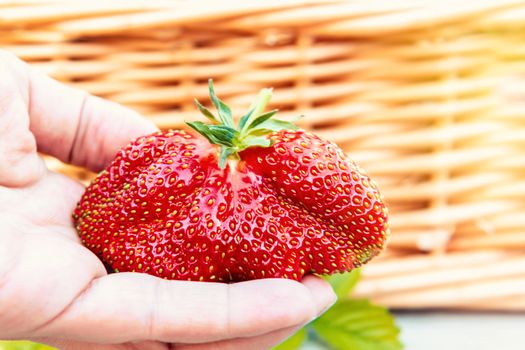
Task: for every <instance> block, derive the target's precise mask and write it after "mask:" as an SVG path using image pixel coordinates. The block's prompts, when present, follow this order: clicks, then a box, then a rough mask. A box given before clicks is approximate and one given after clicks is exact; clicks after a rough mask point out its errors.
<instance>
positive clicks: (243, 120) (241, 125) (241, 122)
mask: <svg viewBox="0 0 525 350" xmlns="http://www.w3.org/2000/svg"><path fill="white" fill-rule="evenodd" d="M253 112H255V108H252V109H250V111H249V112H248V113H246V114H245V115H243V116H242V117H241V119H239V126H238V127H237V129H239V130H242V129H244V126H245V125H246V122H247V121H248V119H250V117H251V116H252V114H253Z"/></svg>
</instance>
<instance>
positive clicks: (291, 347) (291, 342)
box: [272, 328, 307, 350]
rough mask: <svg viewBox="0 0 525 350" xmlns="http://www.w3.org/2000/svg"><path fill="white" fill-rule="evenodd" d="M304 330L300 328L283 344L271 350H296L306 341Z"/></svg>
mask: <svg viewBox="0 0 525 350" xmlns="http://www.w3.org/2000/svg"><path fill="white" fill-rule="evenodd" d="M306 335H307V334H306V329H304V328H301V329H300V330H299V331H298V332H297V333H295V334H294V335H292V336H291V337H290V338H288V339H287V340H286V341H284V342H283V343H281V344H279V345H277V346H276V347H274V348H273V349H272V350H297V349H299V348H300V347H301V345H302V344H303V343H304V341H305V340H306Z"/></svg>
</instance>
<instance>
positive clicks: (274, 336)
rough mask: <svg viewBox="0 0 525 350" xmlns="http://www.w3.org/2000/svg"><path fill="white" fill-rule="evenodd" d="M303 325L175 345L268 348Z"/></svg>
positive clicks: (182, 348)
mask: <svg viewBox="0 0 525 350" xmlns="http://www.w3.org/2000/svg"><path fill="white" fill-rule="evenodd" d="M300 328H301V327H289V328H285V329H282V330H278V331H274V332H270V333H268V334H264V335H259V336H257V337H250V338H237V339H232V340H222V341H218V342H213V343H206V344H180V345H177V346H175V349H176V350H238V349H250V350H267V349H271V348H273V347H274V346H276V345H278V344H280V343H282V342H283V341H285V340H286V339H288V338H289V337H290V336H292V335H293V334H294V333H295V332H297V331H298V330H299V329H300Z"/></svg>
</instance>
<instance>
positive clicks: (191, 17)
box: [0, 0, 525, 310]
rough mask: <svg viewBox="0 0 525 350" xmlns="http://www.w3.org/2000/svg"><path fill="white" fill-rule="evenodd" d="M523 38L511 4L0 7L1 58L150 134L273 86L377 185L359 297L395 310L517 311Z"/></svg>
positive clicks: (517, 10) (524, 186)
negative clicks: (371, 251)
mask: <svg viewBox="0 0 525 350" xmlns="http://www.w3.org/2000/svg"><path fill="white" fill-rule="evenodd" d="M524 29H525V2H524V1H516V0H514V1H512V0H477V1H457V0H455V1H448V0H447V1H442V0H426V1H422V0H421V1H411V0H396V1H382V0H366V1H358V0H354V1H321V0H318V1H307V0H300V1H299V0H287V1H275V0H270V1H259V0H255V1H245V2H236V1H232V2H224V1H199V2H198V5H196V4H195V2H190V1H171V0H170V1H162V0H149V1H136V2H130V1H98V0H97V1H89V2H88V1H67V2H66V3H64V2H63V1H53V0H48V1H37V0H22V1H16V2H14V1H6V0H0V45H1V46H2V47H3V48H6V49H8V50H11V51H12V52H14V53H16V54H17V55H19V56H20V57H21V58H23V59H24V60H26V61H28V62H30V63H31V64H32V65H33V66H34V67H35V68H37V69H39V70H41V71H43V72H45V73H47V74H49V75H51V76H53V77H55V78H57V79H59V80H61V81H64V82H66V83H68V84H71V85H73V86H77V87H79V88H82V89H86V90H88V91H90V92H92V93H93V94H96V95H99V96H102V97H105V98H108V99H111V100H114V101H117V102H119V103H122V104H125V105H128V106H130V107H132V108H135V109H137V110H139V111H140V112H142V113H144V114H145V115H146V116H148V117H149V118H152V119H153V120H154V121H155V122H156V123H157V124H158V125H159V126H161V127H162V128H179V127H182V126H183V121H184V120H190V119H194V118H197V113H196V110H195V107H194V106H193V103H192V99H193V97H197V98H199V99H201V100H203V101H204V100H206V94H207V90H206V81H207V79H208V78H210V77H211V78H213V79H214V80H215V82H216V88H217V91H218V92H219V94H220V96H221V97H222V98H223V99H225V100H227V101H228V102H230V103H232V104H233V110H234V112H235V111H238V112H239V113H240V112H241V111H243V110H245V108H246V107H247V105H248V104H249V102H250V101H251V98H252V97H253V96H254V94H255V93H256V92H257V91H258V90H259V89H260V88H262V87H269V86H273V87H274V88H275V90H276V92H275V98H274V100H273V107H277V108H279V109H280V110H281V111H282V112H281V115H282V116H283V117H285V118H286V117H290V116H293V115H297V114H304V115H305V116H306V118H303V119H302V120H301V121H300V123H302V126H303V127H304V128H307V129H311V130H314V131H315V132H316V133H318V134H320V135H322V136H324V137H327V138H329V139H331V140H334V141H336V142H337V143H338V144H339V145H341V146H342V148H343V149H344V150H346V151H347V152H348V153H349V154H350V155H351V157H352V158H354V159H355V160H357V161H358V162H359V163H360V164H361V165H362V167H363V168H365V169H367V170H368V172H369V173H370V174H371V175H372V176H373V177H374V178H375V179H377V181H378V183H379V185H380V187H381V188H382V190H383V192H384V194H385V197H386V199H387V200H388V202H389V204H390V210H391V226H392V233H393V234H392V239H391V243H390V249H389V251H388V252H386V253H385V254H384V256H383V257H382V258H380V259H379V260H378V261H375V262H373V263H372V264H370V265H369V266H368V267H367V268H366V269H365V271H364V275H365V280H364V281H363V283H362V284H361V285H360V286H359V288H358V290H357V293H358V294H359V295H365V296H372V297H373V298H375V299H376V300H377V301H378V302H381V303H385V304H387V305H391V306H394V307H408V308H411V307H415V308H418V307H462V308H477V309H480V308H484V309H510V310H518V309H522V310H525V277H524V276H525V200H524V197H525V34H524V33H525V31H524ZM49 166H50V167H51V168H53V169H56V170H59V171H63V172H66V173H69V174H71V175H73V176H75V177H78V178H80V179H84V180H85V179H88V178H89V176H91V174H87V173H86V172H85V171H83V170H81V169H77V168H73V167H70V166H65V165H63V164H60V163H59V162H58V161H56V160H52V159H50V160H49Z"/></svg>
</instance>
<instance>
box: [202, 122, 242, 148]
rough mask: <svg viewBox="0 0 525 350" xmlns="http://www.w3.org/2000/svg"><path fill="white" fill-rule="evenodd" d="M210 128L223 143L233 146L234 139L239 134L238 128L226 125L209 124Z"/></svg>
mask: <svg viewBox="0 0 525 350" xmlns="http://www.w3.org/2000/svg"><path fill="white" fill-rule="evenodd" d="M208 129H209V130H210V132H211V133H212V134H213V137H215V138H216V139H217V140H219V141H220V144H221V145H227V146H233V139H234V138H235V137H236V136H237V134H238V132H237V130H235V129H234V128H231V127H229V126H226V125H208Z"/></svg>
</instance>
